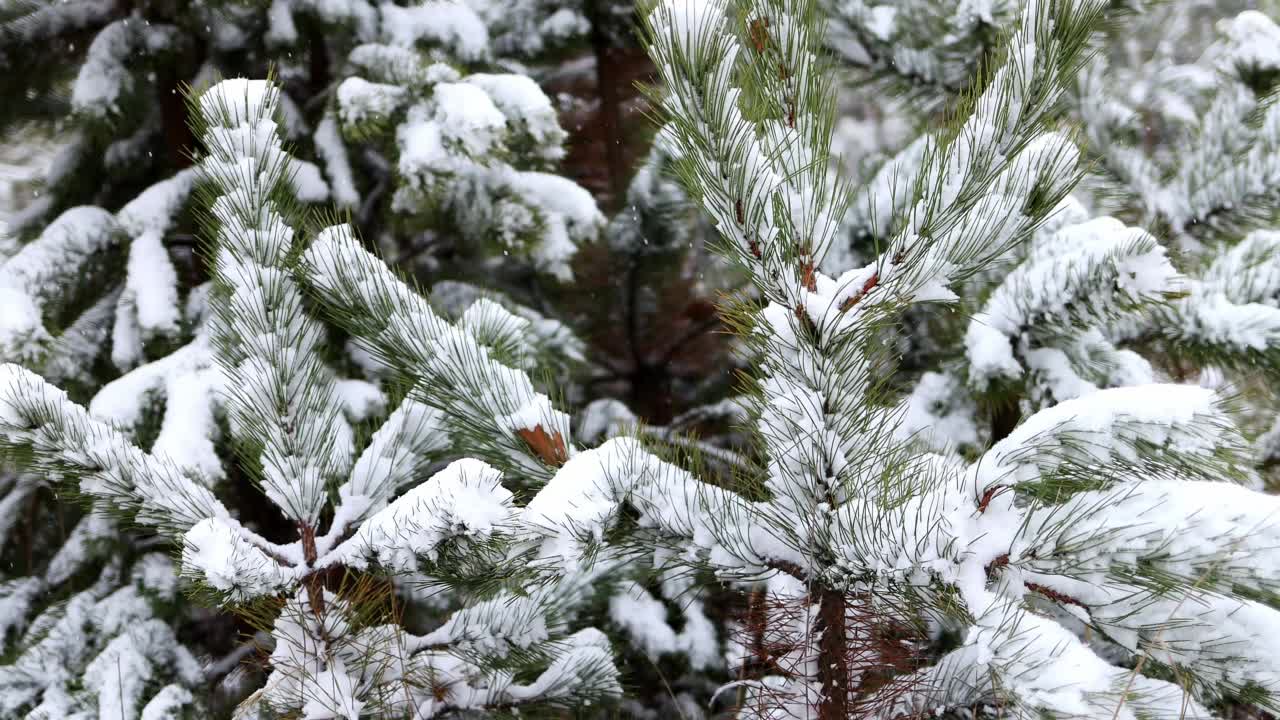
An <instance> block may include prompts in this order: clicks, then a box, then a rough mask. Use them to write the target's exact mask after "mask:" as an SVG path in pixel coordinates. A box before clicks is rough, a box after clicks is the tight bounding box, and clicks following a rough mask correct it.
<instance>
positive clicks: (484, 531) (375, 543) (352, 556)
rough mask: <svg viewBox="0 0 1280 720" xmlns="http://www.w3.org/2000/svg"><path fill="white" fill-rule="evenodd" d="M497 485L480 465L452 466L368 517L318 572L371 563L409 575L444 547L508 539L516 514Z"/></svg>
mask: <svg viewBox="0 0 1280 720" xmlns="http://www.w3.org/2000/svg"><path fill="white" fill-rule="evenodd" d="M501 481H502V474H501V473H500V472H498V471H497V470H495V469H493V468H491V467H489V466H487V465H485V464H484V463H482V462H480V461H479V460H471V459H465V460H458V461H455V462H453V463H451V464H450V465H449V466H448V467H446V468H445V469H444V470H441V471H440V472H438V473H436V474H435V475H433V476H432V477H431V478H430V479H428V480H427V481H425V482H423V483H422V484H420V485H417V486H415V487H414V488H413V489H411V490H410V491H409V492H407V493H405V494H404V495H401V496H400V497H398V498H396V499H395V501H394V502H392V503H391V504H390V505H388V506H387V507H385V508H383V509H382V510H380V511H378V512H377V513H374V514H373V515H371V516H370V517H369V518H368V519H367V520H365V521H364V522H363V523H362V524H361V525H360V529H359V530H357V531H356V533H355V535H353V536H352V537H351V539H349V540H347V541H345V542H343V543H342V544H341V545H339V546H337V547H336V548H334V549H333V552H332V553H330V554H329V555H328V556H327V557H322V558H321V559H320V560H319V561H318V563H319V567H324V566H326V565H328V564H331V563H342V564H345V565H347V566H349V567H356V568H360V567H365V566H366V565H367V564H368V563H369V561H370V560H372V561H374V562H376V563H377V564H378V565H380V566H382V567H384V568H386V569H388V570H391V571H393V572H413V571H415V570H417V569H418V565H419V563H421V562H423V561H427V562H434V561H436V560H438V559H439V558H440V548H441V546H442V545H443V544H445V543H447V542H450V541H454V540H461V541H463V542H466V541H474V542H484V541H486V540H488V539H489V538H491V537H493V536H496V535H509V534H511V533H512V527H511V525H512V519H513V518H514V516H515V510H514V507H513V498H512V495H511V491H510V490H507V489H506V488H504V487H502V483H501ZM318 549H319V548H318Z"/></svg>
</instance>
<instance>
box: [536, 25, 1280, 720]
mask: <svg viewBox="0 0 1280 720" xmlns="http://www.w3.org/2000/svg"><path fill="white" fill-rule="evenodd" d="M726 10H727V7H726V4H725V3H721V2H691V1H688V0H670V2H666V3H661V4H659V6H658V8H657V9H656V10H655V11H654V13H653V15H651V16H650V18H649V26H648V37H649V42H650V52H651V54H652V55H653V57H654V60H655V64H656V65H657V66H658V68H659V72H660V74H661V78H662V80H663V84H664V86H665V92H666V93H667V95H666V96H665V97H664V98H663V107H664V109H665V111H666V112H667V115H668V117H669V119H670V121H671V122H672V127H673V128H674V129H675V132H674V136H675V138H676V139H677V142H678V143H679V147H680V148H681V152H682V155H683V156H684V157H685V158H686V159H687V161H686V163H685V164H684V166H683V168H682V178H683V179H684V180H685V183H686V185H687V187H688V188H689V189H690V192H691V193H692V194H693V195H694V197H696V198H698V200H699V202H700V204H701V205H702V206H703V207H704V208H705V209H706V210H707V211H708V212H709V213H710V214H711V215H712V217H713V218H714V219H715V221H716V223H717V227H718V229H719V230H720V232H721V234H722V236H723V238H724V247H725V252H726V253H728V254H729V255H730V256H731V257H733V258H735V259H736V260H738V261H740V262H741V263H742V264H743V265H744V266H745V268H746V269H747V270H748V271H749V272H750V273H751V277H752V280H753V283H754V285H755V288H756V291H757V292H758V293H759V296H760V297H761V301H760V303H759V305H748V306H746V308H744V310H743V315H742V317H741V320H740V325H741V326H742V327H743V328H744V333H745V334H746V337H747V338H748V340H749V341H750V342H751V343H752V345H753V347H754V348H755V351H756V353H757V356H758V357H759V358H760V360H759V367H758V369H757V370H756V373H755V376H756V382H757V385H756V387H757V395H756V404H755V409H754V413H753V417H754V418H755V420H754V430H755V433H756V436H757V438H758V439H759V442H760V444H761V447H760V456H761V457H762V458H763V461H762V462H761V465H760V466H759V467H758V468H756V470H755V472H754V473H752V474H749V475H748V474H743V475H741V476H739V478H738V479H737V481H736V482H734V483H733V484H732V485H730V486H717V485H711V484H707V483H704V482H701V481H699V480H698V479H697V478H696V477H695V476H694V475H692V474H691V473H689V472H688V471H686V470H684V469H682V468H681V467H679V466H677V465H674V464H671V463H669V462H667V461H664V460H662V459H661V458H659V457H658V456H656V455H654V454H653V453H652V452H651V451H650V450H647V449H646V448H645V447H643V446H642V445H641V444H639V443H637V442H636V441H634V440H631V439H626V438H619V439H615V440H611V441H609V442H607V443H605V444H604V445H602V446H601V447H600V448H598V449H595V450H590V451H586V452H583V453H579V454H576V455H574V456H573V457H572V459H570V460H569V461H568V462H567V463H566V464H565V465H564V466H563V467H562V468H560V469H559V471H558V472H557V473H556V474H555V476H554V477H552V478H551V480H550V482H549V483H548V484H547V486H546V488H545V489H544V490H543V491H542V492H541V493H540V494H539V496H538V498H535V499H534V500H533V501H532V502H530V504H529V506H528V507H527V508H526V510H525V514H526V516H528V517H529V522H530V523H531V524H533V525H535V526H540V527H542V529H543V532H542V541H541V550H540V552H541V554H542V556H543V557H544V558H545V561H546V563H547V564H548V566H552V567H554V566H557V565H558V563H559V562H562V561H563V562H567V563H568V565H569V566H575V565H576V564H577V563H579V562H581V560H582V558H583V557H590V556H592V555H594V554H599V553H601V552H604V549H607V548H609V547H610V543H611V542H622V543H623V546H625V539H627V538H630V539H631V540H633V541H636V542H638V543H639V546H640V547H641V548H648V551H649V552H652V551H653V550H652V548H655V547H657V548H663V549H662V550H660V553H659V554H660V556H661V557H662V558H664V559H665V561H666V562H669V563H671V564H672V565H682V566H692V567H695V568H702V569H710V570H712V571H714V572H715V573H716V574H717V576H718V577H719V578H720V579H721V580H723V581H725V582H728V583H730V584H732V585H734V586H736V587H739V588H741V589H743V590H744V591H748V592H751V593H752V595H751V597H752V602H751V607H752V608H753V609H752V612H750V613H749V614H748V617H747V619H746V620H747V622H746V627H745V628H744V634H745V636H746V640H745V641H744V642H743V643H742V647H741V648H740V650H739V663H740V665H741V666H742V668H743V672H744V676H743V679H741V680H740V681H738V682H737V683H734V684H733V685H732V686H731V687H736V688H738V689H739V690H740V691H741V692H742V694H743V695H744V701H745V703H746V704H748V705H749V706H753V707H754V709H755V710H758V711H761V712H763V713H764V714H765V715H767V716H771V717H815V716H816V717H819V718H843V717H849V716H855V717H858V716H878V717H879V716H888V717H894V716H919V715H923V714H937V713H942V712H947V711H953V710H954V711H969V712H973V713H976V714H978V715H982V716H992V717H996V716H1010V715H1013V716H1019V717H1022V716H1026V717H1046V716H1048V717H1103V716H1106V717H1134V718H1137V717H1144V718H1150V717H1168V718H1173V717H1208V716H1210V715H1211V712H1210V710H1209V709H1208V708H1209V706H1211V705H1213V704H1215V703H1217V702H1220V701H1222V700H1224V699H1232V698H1235V699H1243V700H1245V701H1246V702H1252V703H1256V704H1259V705H1262V706H1265V707H1275V705H1276V700H1275V698H1274V695H1273V693H1274V692H1275V691H1276V679H1275V678H1276V675H1275V673H1276V667H1275V660H1274V653H1273V652H1272V650H1271V648H1272V646H1273V645H1274V638H1272V637H1271V631H1270V628H1272V627H1273V624H1274V622H1275V620H1276V618H1277V617H1280V616H1278V615H1276V610H1275V609H1274V607H1273V605H1274V592H1275V585H1274V580H1273V579H1272V576H1271V572H1270V570H1269V569H1268V568H1269V563H1267V562H1265V561H1262V562H1260V561H1259V558H1260V557H1262V556H1264V555H1265V553H1267V552H1269V550H1268V548H1269V547H1270V540H1269V537H1270V534H1271V533H1272V532H1274V530H1273V522H1274V520H1273V518H1274V513H1275V510H1276V509H1277V508H1276V507H1275V502H1274V500H1273V499H1272V498H1271V497H1269V496H1266V495H1262V494H1259V493H1257V492H1254V491H1252V490H1249V489H1248V488H1247V487H1242V486H1241V483H1243V484H1246V485H1247V484H1249V483H1254V482H1256V481H1257V478H1256V475H1255V474H1254V473H1253V472H1252V470H1251V469H1250V463H1249V454H1248V452H1247V447H1246V445H1245V442H1244V438H1243V437H1242V436H1241V434H1240V433H1239V431H1238V430H1237V429H1236V427H1235V425H1234V422H1233V421H1232V419H1231V417H1230V415H1229V414H1228V411H1227V408H1226V406H1225V405H1224V404H1223V401H1222V400H1221V399H1220V398H1218V397H1217V396H1215V394H1214V393H1213V392H1212V391H1211V390H1209V389H1206V388H1200V387H1196V386H1189V385H1177V384H1160V383H1153V382H1150V381H1147V382H1146V383H1144V384H1139V385H1137V386H1134V387H1120V388H1113V389H1103V390H1098V391H1097V392H1093V393H1091V394H1087V395H1082V396H1080V397H1077V398H1075V399H1069V400H1067V399H1064V398H1061V397H1055V398H1053V400H1052V402H1046V403H1045V405H1048V406H1047V407H1045V408H1044V409H1039V410H1038V412H1034V414H1031V415H1030V416H1029V417H1026V418H1025V419H1023V420H1022V421H1021V422H1020V423H1018V424H1017V425H1016V427H1013V428H1011V430H1010V432H1008V434H1007V435H1005V436H1004V437H1003V439H999V441H998V442H995V443H994V444H993V445H991V446H990V447H989V448H987V449H986V450H985V451H983V452H981V453H980V454H979V455H978V456H977V457H976V458H975V459H974V461H972V462H965V461H963V460H961V459H960V458H959V457H956V456H949V455H939V454H935V453H931V452H927V451H924V450H922V449H920V448H919V447H918V446H916V445H915V444H914V443H915V438H913V437H906V438H903V437H900V436H897V435H896V434H895V433H894V429H895V428H897V427H900V426H901V423H900V420H901V413H902V412H903V409H902V407H901V406H900V396H899V395H898V389H897V388H896V387H895V386H894V384H893V383H888V382H885V381H884V378H886V377H892V372H891V371H892V369H893V366H894V365H895V364H896V360H895V352H894V346H893V345H887V346H886V344H885V343H884V333H885V332H886V329H887V328H889V327H890V326H891V325H892V323H893V322H894V321H895V318H896V317H897V316H898V315H900V313H901V312H902V311H903V310H904V309H905V308H907V307H908V306H910V305H912V304H919V303H927V302H943V303H955V302H957V301H958V300H959V298H958V297H957V295H956V292H955V290H965V289H966V284H967V283H968V282H969V281H970V280H971V279H972V278H975V277H979V276H981V275H982V274H983V273H985V272H991V271H993V270H994V268H996V267H999V263H1000V261H1001V260H1002V259H1003V258H1007V257H1008V256H1009V254H1010V253H1011V252H1014V251H1016V250H1017V249H1018V248H1021V247H1023V246H1025V244H1026V243H1027V242H1028V240H1029V239H1030V238H1031V237H1032V236H1033V235H1035V234H1036V233H1037V232H1040V233H1049V232H1051V231H1053V228H1051V227H1050V226H1049V225H1048V223H1053V222H1054V218H1055V217H1058V218H1059V222H1061V221H1062V220H1064V219H1065V218H1061V217H1059V215H1055V210H1059V209H1060V208H1062V207H1063V205H1062V203H1063V201H1064V198H1065V197H1066V195H1067V193H1068V192H1069V191H1070V190H1071V188H1072V186H1073V185H1074V184H1075V181H1076V180H1077V179H1078V177H1079V174H1080V171H1079V166H1078V150H1077V148H1076V146H1075V145H1074V143H1073V142H1072V141H1071V140H1070V138H1069V137H1068V136H1066V135H1064V134H1061V133H1059V132H1056V131H1054V129H1053V125H1052V123H1053V122H1054V121H1055V119H1056V118H1055V115H1054V110H1055V106H1056V105H1057V101H1058V100H1060V99H1061V97H1062V94H1063V88H1064V87H1065V86H1066V85H1067V84H1068V83H1069V82H1070V81H1071V80H1072V79H1073V77H1074V73H1075V71H1076V69H1077V68H1078V66H1079V63H1080V60H1081V57H1082V53H1083V51H1084V49H1085V47H1086V45H1087V42H1088V39H1089V36H1090V33H1091V32H1092V30H1093V28H1094V27H1095V26H1096V24H1097V22H1098V20H1099V17H1100V11H1101V7H1100V5H1099V4H1097V3H1090V2H1047V3H1039V4H1031V5H1029V6H1028V7H1027V8H1026V9H1025V10H1024V11H1023V14H1022V17H1021V19H1020V20H1019V21H1018V23H1017V29H1016V31H1015V32H1014V33H1013V34H1012V36H1011V37H1010V39H1009V41H1008V45H1007V47H1006V48H1004V49H1003V50H1001V51H1000V53H999V58H1000V62H999V64H998V65H997V66H996V67H995V68H994V69H993V71H992V72H991V74H990V76H989V78H988V79H987V80H986V81H985V82H984V83H982V84H980V85H979V86H978V87H977V89H975V90H973V91H972V93H971V94H969V95H967V96H965V95H962V97H967V98H968V99H967V100H964V101H963V102H962V104H961V110H960V111H959V113H958V118H957V124H956V126H955V127H954V128H952V129H950V130H947V131H944V132H940V133H935V134H933V135H931V136H930V137H929V138H927V139H926V140H925V141H924V143H923V146H922V151H921V154H922V162H921V164H920V170H919V172H918V175H917V177H916V179H914V180H913V181H911V182H910V183H908V184H907V186H906V187H907V189H908V192H910V196H909V199H908V201H907V202H906V203H904V205H903V206H902V207H903V208H904V209H903V211H902V212H903V217H902V218H901V219H900V222H899V223H898V224H897V225H895V227H894V230H893V232H892V235H891V236H890V238H889V241H888V242H886V244H885V246H884V247H883V248H882V249H881V250H880V252H879V254H878V256H877V257H875V258H874V259H873V260H872V261H871V262H870V263H869V264H867V265H865V266H863V267H858V268H854V269H851V270H848V271H846V272H845V273H844V274H842V275H841V276H840V277H836V278H833V277H830V276H828V275H826V274H825V273H823V272H822V271H821V270H820V269H819V267H820V263H821V261H822V256H823V254H824V252H825V250H826V249H827V247H828V246H829V245H830V244H831V242H832V239H833V238H834V237H836V235H837V227H838V226H839V223H840V221H841V220H842V219H843V218H842V216H843V211H844V207H843V203H845V202H847V197H848V196H847V195H846V194H844V193H842V192H841V188H840V186H839V184H838V182H836V181H834V180H833V179H832V176H831V174H830V173H829V171H828V169H827V153H828V152H829V147H830V133H831V126H832V102H833V100H832V93H831V92H830V85H829V80H828V76H827V75H826V74H825V73H824V72H823V65H822V63H821V60H820V58H819V56H818V55H817V49H818V43H819V37H818V35H819V33H818V31H817V28H818V26H819V20H820V18H819V15H818V13H817V12H816V10H817V9H816V7H815V5H814V3H811V2H784V1H782V0H777V1H774V0H760V2H745V3H739V4H735V6H734V10H735V13H734V14H732V15H729V14H727V13H726ZM1050 28H1052V31H1050ZM1081 220H1087V218H1076V219H1075V224H1074V225H1073V226H1071V227H1067V228H1066V231H1067V232H1068V236H1067V237H1066V238H1062V242H1061V244H1060V245H1057V246H1052V245H1050V247H1049V248H1047V249H1046V250H1045V251H1042V252H1041V253H1040V254H1039V255H1037V250H1036V246H1035V245H1034V244H1033V245H1032V247H1031V248H1030V249H1029V250H1026V251H1025V253H1026V257H1027V264H1026V265H1025V269H1023V268H1020V269H1019V271H1015V274H1014V275H1010V276H1009V277H1008V278H1007V285H1006V287H1007V288H1008V289H1007V290H1006V293H1007V294H1009V295H1011V296H1014V299H1016V300H1018V302H1019V303H1021V302H1022V301H1023V300H1027V301H1030V302H1032V304H1033V307H1032V308H1031V309H1034V301H1035V298H1036V297H1037V295H1038V294H1041V293H1043V295H1044V296H1045V297H1050V298H1051V297H1052V293H1053V292H1054V291H1055V290H1056V291H1057V292H1059V293H1061V292H1067V293H1068V294H1070V293H1076V292H1082V291H1083V292H1087V288H1088V287H1097V288H1102V289H1104V290H1106V293H1107V294H1106V296H1105V297H1104V298H1101V299H1099V303H1098V304H1097V306H1096V309H1097V310H1098V311H1099V312H1100V314H1103V315H1106V314H1107V313H1108V312H1110V311H1115V310H1118V309H1126V308H1129V307H1132V306H1144V305H1145V306H1151V305H1152V304H1153V303H1154V302H1155V301H1156V300H1158V299H1159V297H1160V294H1161V293H1162V292H1164V291H1165V290H1166V281H1167V280H1168V279H1169V278H1170V276H1172V275H1173V273H1172V268H1171V267H1170V266H1169V263H1168V260H1167V259H1166V257H1165V254H1164V252H1163V250H1162V249H1161V248H1160V247H1159V246H1158V245H1157V244H1156V243H1154V242H1153V241H1152V240H1151V238H1150V237H1149V236H1145V235H1143V234H1142V233H1140V232H1135V231H1133V230H1131V229H1129V228H1126V227H1125V226H1124V225H1123V224H1121V223H1119V221H1115V220H1105V219H1099V220H1091V221H1088V222H1080V221H1081ZM1059 232H1061V231H1059ZM1072 233H1074V241H1075V242H1074V243H1069V242H1067V240H1068V239H1069V238H1072V237H1073V236H1072ZM1058 248H1060V249H1061V250H1062V252H1064V253H1067V254H1069V255H1075V256H1077V260H1076V262H1082V261H1087V260H1094V261H1097V262H1093V263H1092V266H1088V265H1083V266H1082V267H1081V272H1080V273H1079V274H1078V275H1076V274H1074V273H1070V272H1063V270H1064V268H1062V267H1059V268H1058V271H1057V272H1056V273H1055V272H1049V271H1047V270H1046V269H1045V268H1046V267H1051V266H1053V263H1054V262H1057V261H1060V260H1061V259H1060V258H1057V257H1055V256H1054V255H1053V253H1052V252H1049V250H1052V249H1058ZM1018 272H1021V273H1022V276H1021V277H1017V276H1016V275H1017V273H1018ZM1036 272H1038V273H1039V276H1040V277H1042V278H1044V279H1046V280H1053V281H1054V282H1055V283H1057V284H1056V285H1053V286H1051V287H1048V288H1045V287H1043V286H1042V285H1037V284H1035V283H1034V282H1029V280H1030V279H1031V277H1032V276H1033V274H1034V273H1036ZM1076 283H1080V284H1081V287H1076V286H1075V285H1076ZM1088 283H1094V285H1093V286H1089V285H1088ZM1064 284H1065V287H1064ZM953 288H954V290H953ZM1016 289H1021V291H1022V292H1023V293H1030V296H1029V297H1017V296H1016V294H1015V292H1014V290H1016ZM999 293H1000V290H997V291H996V294H995V295H993V296H992V298H991V299H990V302H992V303H993V304H997V303H998V302H999V297H998V296H999ZM1058 299H1059V300H1060V299H1062V297H1061V296H1059V297H1058ZM1014 307H1018V304H1017V303H1015V304H1014ZM993 309H998V308H993ZM1065 317H1066V318H1069V317H1070V313H1068V314H1067V315H1066V316H1065ZM1058 327H1060V326H1058ZM1052 331H1053V326H1051V327H1050V328H1047V329H1046V334H1052ZM944 395H948V396H954V395H955V393H954V392H945V393H944ZM1032 409H1033V410H1035V409H1036V408H1032ZM754 478H759V480H754ZM557 497H578V498H581V499H580V500H579V501H578V503H577V506H576V507H574V506H566V505H565V504H561V503H557V502H555V501H554V500H553V499H554V498H557ZM624 529H630V530H631V532H630V533H628V532H624ZM619 538H622V539H623V540H621V541H619V540H618V539H619ZM637 538H639V539H637ZM602 548H603V549H602ZM615 551H616V550H615ZM641 552H644V551H643V550H642V551H641Z"/></svg>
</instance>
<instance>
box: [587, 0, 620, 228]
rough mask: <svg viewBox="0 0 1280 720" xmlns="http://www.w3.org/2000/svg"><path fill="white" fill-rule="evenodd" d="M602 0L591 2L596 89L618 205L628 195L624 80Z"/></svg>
mask: <svg viewBox="0 0 1280 720" xmlns="http://www.w3.org/2000/svg"><path fill="white" fill-rule="evenodd" d="M601 4H602V2H601V0H595V2H592V3H590V5H589V8H590V9H589V10H588V14H589V17H588V19H589V20H590V22H591V49H592V51H593V52H594V53H595V58H596V92H597V94H598V96H599V99H600V113H599V115H598V117H599V119H600V124H601V126H602V127H601V129H602V130H604V143H605V148H604V152H605V160H606V162H607V164H608V169H609V200H610V203H609V204H610V205H611V206H612V207H615V208H616V207H618V206H619V205H620V204H621V203H622V199H623V197H625V195H626V182H627V178H626V172H627V167H626V158H625V157H624V154H623V146H622V98H623V94H622V93H621V92H619V90H620V88H619V87H618V85H619V84H620V83H622V82H623V80H622V77H621V76H620V73H618V72H616V70H617V68H616V62H617V59H616V58H615V56H616V55H617V48H614V47H613V46H612V43H611V41H610V39H609V33H608V32H607V30H606V28H605V23H606V22H607V17H606V16H607V10H606V9H603V8H601V7H600V5H601Z"/></svg>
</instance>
